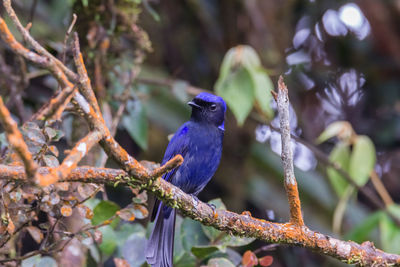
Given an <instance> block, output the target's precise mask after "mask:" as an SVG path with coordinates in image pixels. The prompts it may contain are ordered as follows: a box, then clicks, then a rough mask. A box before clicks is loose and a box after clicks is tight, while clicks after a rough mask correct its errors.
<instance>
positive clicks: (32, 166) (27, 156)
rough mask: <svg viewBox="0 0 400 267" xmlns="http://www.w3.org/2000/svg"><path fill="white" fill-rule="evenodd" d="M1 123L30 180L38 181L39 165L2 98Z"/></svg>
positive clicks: (0, 108) (0, 98)
mask: <svg viewBox="0 0 400 267" xmlns="http://www.w3.org/2000/svg"><path fill="white" fill-rule="evenodd" d="M0 122H1V124H2V125H3V127H4V129H5V131H6V133H7V140H8V142H9V143H10V144H11V146H12V147H13V148H14V150H15V151H16V152H17V154H18V156H19V157H20V158H21V160H22V162H23V163H24V165H25V171H26V173H27V176H28V177H29V178H30V180H35V179H36V170H37V168H38V166H37V164H36V163H35V162H34V161H33V157H32V154H31V152H29V149H28V146H27V145H26V143H25V142H24V138H23V137H22V134H21V132H20V131H19V130H18V126H17V123H16V122H15V121H14V120H13V119H12V118H11V114H10V112H9V111H8V109H7V108H6V106H5V105H4V103H3V98H2V97H1V96H0Z"/></svg>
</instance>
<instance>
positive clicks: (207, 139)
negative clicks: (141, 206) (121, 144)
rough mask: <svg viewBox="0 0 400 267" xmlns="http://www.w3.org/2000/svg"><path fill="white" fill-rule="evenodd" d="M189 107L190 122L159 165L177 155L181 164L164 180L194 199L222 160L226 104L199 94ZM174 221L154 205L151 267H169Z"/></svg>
mask: <svg viewBox="0 0 400 267" xmlns="http://www.w3.org/2000/svg"><path fill="white" fill-rule="evenodd" d="M188 104H189V105H190V106H191V107H192V115H191V118H190V120H189V121H188V122H186V123H184V124H183V125H182V126H181V127H180V128H179V129H178V131H177V132H176V133H175V135H174V136H173V137H172V139H171V141H170V142H169V144H168V147H167V150H166V151H165V155H164V159H163V161H162V164H165V163H166V162H167V161H168V160H170V159H171V158H173V157H174V156H175V155H177V154H180V155H182V157H183V158H184V161H183V164H182V165H181V166H179V167H178V168H176V169H175V170H173V171H171V172H169V173H167V174H165V175H164V176H163V179H165V180H167V181H168V182H170V183H172V184H173V185H175V186H177V187H179V188H180V189H182V190H183V191H184V192H186V193H188V194H191V195H193V196H195V197H196V196H197V195H198V194H199V193H200V191H201V190H203V188H204V187H205V186H206V184H207V183H208V182H209V181H210V179H211V177H212V176H213V175H214V173H215V171H216V170H217V168H218V165H219V161H220V159H221V153H222V139H223V137H224V130H225V128H224V119H225V111H226V104H225V101H224V100H223V99H222V97H219V96H215V95H213V94H209V93H200V94H199V95H197V96H196V97H195V98H194V99H193V100H192V101H190V102H189V103H188ZM175 217H176V210H174V209H173V208H171V207H168V206H166V205H164V204H163V203H162V202H161V201H158V200H157V201H156V203H155V204H154V209H153V214H152V217H151V221H154V220H155V224H154V229H153V232H152V233H151V235H150V238H149V240H148V242H147V245H146V259H147V262H148V263H149V264H150V265H151V266H153V267H171V266H172V263H173V251H174V234H175Z"/></svg>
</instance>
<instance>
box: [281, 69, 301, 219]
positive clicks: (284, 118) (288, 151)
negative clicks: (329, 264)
mask: <svg viewBox="0 0 400 267" xmlns="http://www.w3.org/2000/svg"><path fill="white" fill-rule="evenodd" d="M275 100H276V102H277V104H278V113H279V121H280V127H281V139H282V154H281V157H282V163H283V174H284V182H285V189H286V194H287V196H288V200H289V208H290V222H291V223H293V224H294V225H297V226H302V225H304V221H303V216H302V214H301V204H300V197H299V191H298V188H297V181H296V177H295V176H294V167H293V151H292V145H291V141H290V136H291V135H290V124H289V95H288V89H287V87H286V85H285V83H284V82H283V77H282V76H280V77H279V81H278V95H277V97H276V98H275Z"/></svg>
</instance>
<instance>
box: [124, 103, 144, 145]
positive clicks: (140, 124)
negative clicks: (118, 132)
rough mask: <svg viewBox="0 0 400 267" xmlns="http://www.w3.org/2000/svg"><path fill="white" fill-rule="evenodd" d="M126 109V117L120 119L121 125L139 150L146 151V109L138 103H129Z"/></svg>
mask: <svg viewBox="0 0 400 267" xmlns="http://www.w3.org/2000/svg"><path fill="white" fill-rule="evenodd" d="M126 109H127V111H128V115H126V116H124V117H123V118H122V124H123V125H124V127H125V129H126V130H127V131H128V133H129V135H130V136H131V137H132V139H133V140H134V141H135V142H136V143H137V144H138V145H139V146H140V148H142V149H143V150H146V149H147V139H148V129H149V124H148V121H147V116H146V109H145V107H144V105H143V104H142V102H140V101H129V102H128V104H127V107H126Z"/></svg>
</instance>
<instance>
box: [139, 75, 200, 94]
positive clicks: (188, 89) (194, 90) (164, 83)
mask: <svg viewBox="0 0 400 267" xmlns="http://www.w3.org/2000/svg"><path fill="white" fill-rule="evenodd" d="M136 81H137V82H138V83H143V84H148V85H156V86H165V87H168V88H170V89H172V87H173V86H174V84H175V83H176V82H177V80H170V79H165V80H161V79H148V78H140V77H139V78H137V79H136ZM206 91H207V90H205V89H202V88H199V87H195V86H192V85H190V84H188V85H187V87H186V92H187V93H188V94H191V95H198V94H200V93H201V92H206Z"/></svg>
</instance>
